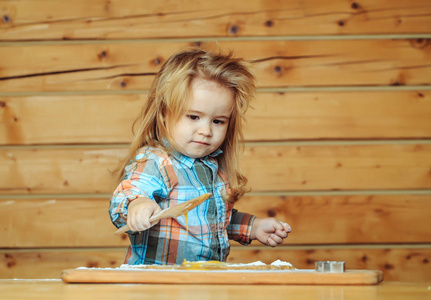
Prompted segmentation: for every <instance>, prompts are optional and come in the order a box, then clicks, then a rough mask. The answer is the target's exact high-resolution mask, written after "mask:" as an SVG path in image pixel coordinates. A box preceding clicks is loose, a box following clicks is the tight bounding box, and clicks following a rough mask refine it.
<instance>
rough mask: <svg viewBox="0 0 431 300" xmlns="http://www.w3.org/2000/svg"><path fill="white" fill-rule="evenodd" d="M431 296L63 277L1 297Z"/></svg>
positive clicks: (389, 286) (16, 285)
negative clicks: (70, 281) (86, 280)
mask: <svg viewBox="0 0 431 300" xmlns="http://www.w3.org/2000/svg"><path fill="white" fill-rule="evenodd" d="M144 298H145V299H160V298H162V299H187V300H189V299H310V300H313V299H319V300H343V299H361V300H363V299H365V300H374V299H388V300H389V299H390V300H394V299H395V300H396V299H403V300H404V299H409V300H410V299H427V300H429V299H431V283H430V284H412V283H399V282H383V283H381V284H379V285H372V286H320V285H315V286H313V285H173V284H171V285H167V284H67V283H64V282H62V281H61V280H55V279H54V280H31V279H18V280H7V279H5V280H0V299H60V300H61V299H82V300H85V299H115V300H119V299H121V300H126V299H144Z"/></svg>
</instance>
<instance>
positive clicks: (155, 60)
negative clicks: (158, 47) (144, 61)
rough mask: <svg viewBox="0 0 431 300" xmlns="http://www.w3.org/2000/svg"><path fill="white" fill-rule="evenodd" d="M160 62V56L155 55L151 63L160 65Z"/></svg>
mask: <svg viewBox="0 0 431 300" xmlns="http://www.w3.org/2000/svg"><path fill="white" fill-rule="evenodd" d="M161 62H162V59H161V58H160V57H156V58H155V59H154V60H153V63H154V65H156V66H157V65H160V64H161Z"/></svg>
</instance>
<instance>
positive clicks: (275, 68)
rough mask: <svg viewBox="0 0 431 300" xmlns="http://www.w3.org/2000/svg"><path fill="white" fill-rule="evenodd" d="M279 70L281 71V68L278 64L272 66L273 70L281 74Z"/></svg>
mask: <svg viewBox="0 0 431 300" xmlns="http://www.w3.org/2000/svg"><path fill="white" fill-rule="evenodd" d="M281 71H283V69H282V68H281V67H280V66H275V67H274V72H275V73H277V74H281Z"/></svg>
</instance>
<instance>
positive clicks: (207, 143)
mask: <svg viewBox="0 0 431 300" xmlns="http://www.w3.org/2000/svg"><path fill="white" fill-rule="evenodd" d="M189 100H190V107H189V109H188V111H186V112H185V114H183V115H181V116H180V118H179V119H178V122H177V123H176V124H175V125H174V126H173V128H172V132H171V134H172V138H173V140H174V142H175V146H176V150H177V151H179V152H181V153H182V154H184V155H186V156H188V157H192V158H201V157H204V156H206V155H208V154H211V153H212V152H214V151H215V150H217V149H218V148H219V147H220V145H221V144H222V143H223V141H224V139H225V136H226V131H227V128H228V124H229V118H230V117H231V113H232V109H233V103H234V95H233V92H232V91H231V90H230V89H229V88H227V87H224V86H222V85H220V84H218V83H217V82H214V81H208V80H204V79H201V78H195V79H193V81H192V83H191V99H189Z"/></svg>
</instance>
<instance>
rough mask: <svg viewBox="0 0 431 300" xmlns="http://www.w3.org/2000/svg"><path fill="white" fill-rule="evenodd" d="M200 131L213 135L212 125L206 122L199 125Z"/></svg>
mask: <svg viewBox="0 0 431 300" xmlns="http://www.w3.org/2000/svg"><path fill="white" fill-rule="evenodd" d="M198 133H199V134H200V135H203V136H211V135H212V130H211V125H210V124H206V123H205V124H201V126H199V129H198Z"/></svg>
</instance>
